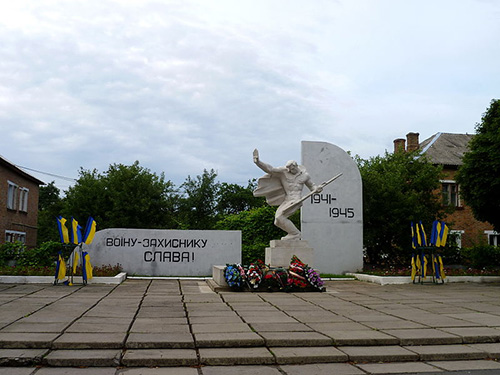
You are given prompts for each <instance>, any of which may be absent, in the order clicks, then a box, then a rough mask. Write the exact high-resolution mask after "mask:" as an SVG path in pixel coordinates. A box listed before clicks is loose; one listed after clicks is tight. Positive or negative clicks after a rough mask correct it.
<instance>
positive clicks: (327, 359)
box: [269, 346, 348, 365]
mask: <svg viewBox="0 0 500 375" xmlns="http://www.w3.org/2000/svg"><path fill="white" fill-rule="evenodd" d="M269 350H270V351H271V353H273V354H274V356H275V357H276V362H277V363H278V364H280V365H285V364H308V363H332V362H346V361H347V359H348V357H347V355H346V354H345V353H342V352H341V351H340V350H338V349H336V348H334V347H333V346H320V347H271V348H269Z"/></svg>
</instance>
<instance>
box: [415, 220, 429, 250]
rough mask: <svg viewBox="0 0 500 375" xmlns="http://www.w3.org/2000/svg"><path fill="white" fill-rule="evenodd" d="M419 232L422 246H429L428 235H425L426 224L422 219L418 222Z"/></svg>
mask: <svg viewBox="0 0 500 375" xmlns="http://www.w3.org/2000/svg"><path fill="white" fill-rule="evenodd" d="M417 228H418V232H419V235H420V242H419V244H420V245H421V246H427V236H426V235H425V230H424V225H423V224H422V222H421V221H420V222H419V224H417Z"/></svg>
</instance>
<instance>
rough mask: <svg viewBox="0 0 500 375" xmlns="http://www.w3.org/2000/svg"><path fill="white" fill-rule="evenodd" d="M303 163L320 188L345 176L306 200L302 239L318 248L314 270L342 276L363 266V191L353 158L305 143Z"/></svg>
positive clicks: (321, 144)
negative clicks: (329, 181)
mask: <svg viewBox="0 0 500 375" xmlns="http://www.w3.org/2000/svg"><path fill="white" fill-rule="evenodd" d="M302 164H303V165H304V166H305V167H306V168H307V171H308V173H309V174H310V176H311V178H312V180H313V182H314V183H315V184H316V185H319V184H321V183H322V182H324V181H327V180H329V179H330V178H332V177H333V176H335V175H337V174H339V173H342V176H341V177H339V178H338V179H336V180H335V181H333V182H332V183H331V184H330V185H327V186H326V187H325V188H324V189H323V191H322V192H321V193H320V194H314V195H312V196H311V197H310V198H309V199H307V200H306V201H304V205H303V206H302V209H301V226H302V229H301V230H302V239H304V240H306V241H308V243H309V245H310V246H311V247H312V248H313V249H314V259H315V261H314V267H315V268H316V269H318V270H319V271H320V272H321V273H334V274H342V273H344V272H353V271H357V270H361V269H362V267H363V207H362V201H363V190H362V182H361V175H360V173H359V170H358V167H357V165H356V163H355V162H354V160H353V159H352V157H351V156H350V155H349V154H347V153H346V152H345V151H344V150H342V149H341V148H339V147H338V146H335V145H332V144H330V143H326V142H309V141H303V142H302Z"/></svg>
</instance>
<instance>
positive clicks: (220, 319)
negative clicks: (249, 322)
mask: <svg viewBox="0 0 500 375" xmlns="http://www.w3.org/2000/svg"><path fill="white" fill-rule="evenodd" d="M189 322H190V323H192V324H222V323H243V320H241V318H240V317H239V316H238V315H236V314H233V315H229V316H190V317H189Z"/></svg>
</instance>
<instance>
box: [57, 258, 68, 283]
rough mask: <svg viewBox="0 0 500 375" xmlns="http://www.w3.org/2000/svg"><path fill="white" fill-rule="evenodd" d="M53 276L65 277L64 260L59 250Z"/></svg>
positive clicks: (61, 278)
mask: <svg viewBox="0 0 500 375" xmlns="http://www.w3.org/2000/svg"><path fill="white" fill-rule="evenodd" d="M55 277H56V279H57V280H63V279H64V278H65V277H66V262H65V261H64V258H63V257H62V254H61V252H59V257H58V258H57V264H56V275H55Z"/></svg>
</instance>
